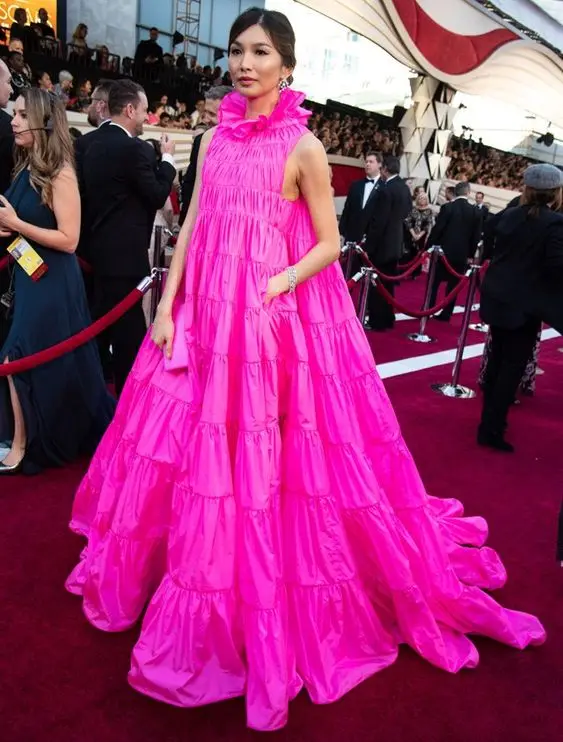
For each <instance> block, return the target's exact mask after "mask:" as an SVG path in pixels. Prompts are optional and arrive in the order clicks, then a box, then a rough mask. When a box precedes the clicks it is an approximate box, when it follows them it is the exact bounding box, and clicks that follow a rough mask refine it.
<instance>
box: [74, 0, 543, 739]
mask: <svg viewBox="0 0 563 742" xmlns="http://www.w3.org/2000/svg"><path fill="white" fill-rule="evenodd" d="M294 65H295V59H294V36H293V30H292V29H291V26H290V25H289V22H288V21H287V19H286V18H285V16H283V15H281V14H279V13H276V12H274V11H262V10H256V9H251V10H249V11H247V12H246V13H244V14H243V15H242V16H241V17H240V18H239V19H238V20H237V21H236V22H235V24H234V26H233V29H232V32H231V39H230V42H229V69H230V73H231V76H232V79H233V80H234V81H235V87H236V91H235V92H233V93H232V94H231V95H230V96H227V98H226V99H225V101H224V103H223V105H222V109H221V113H220V123H219V125H218V126H217V127H216V128H215V129H214V130H211V131H208V132H207V133H206V134H205V136H204V139H203V141H202V145H201V153H200V158H199V165H198V168H199V172H198V179H197V184H196V190H195V194H194V198H193V201H192V204H191V206H190V211H189V215H188V218H187V220H186V222H185V224H184V227H183V230H182V233H181V235H180V239H179V241H178V246H177V248H176V254H175V256H174V260H173V264H172V267H171V271H170V276H169V280H168V283H167V286H166V291H165V294H164V296H163V299H162V302H161V304H160V307H159V310H158V315H157V318H156V321H155V324H154V327H153V329H152V338H149V337H147V339H146V341H145V343H144V345H143V347H142V349H141V351H140V353H139V356H138V358H137V361H136V364H135V366H134V368H133V371H132V372H131V375H130V377H129V379H128V382H127V385H126V387H125V389H124V391H123V394H122V397H121V400H120V403H119V407H118V410H117V413H116V416H115V420H114V421H113V423H112V425H111V426H110V428H109V430H108V432H107V434H106V436H105V438H104V440H103V442H102V443H101V445H100V447H99V449H98V451H97V453H96V455H95V457H94V459H93V461H92V464H91V466H90V469H89V471H88V473H87V474H86V476H85V478H84V481H83V482H82V485H81V487H80V489H79V491H78V494H77V496H76V501H75V504H74V511H73V516H72V524H71V526H72V529H73V530H74V531H76V532H77V533H79V534H81V535H83V536H85V537H86V538H87V546H86V548H85V549H84V551H83V553H82V558H81V561H80V563H79V564H78V566H77V567H76V568H75V569H74V571H73V573H72V574H71V576H70V577H69V579H68V583H67V587H68V589H69V590H70V591H71V592H73V593H76V594H79V595H81V596H82V598H83V605H84V612H85V614H86V617H87V618H88V620H89V621H90V622H91V623H92V624H93V625H94V626H97V627H98V628H100V629H102V630H105V631H123V630H126V629H129V628H130V627H131V626H132V625H133V624H134V623H135V622H136V621H137V620H138V619H139V617H140V616H141V614H142V613H143V611H144V609H145V607H146V606H147V603H148V609H147V612H146V615H145V616H144V619H143V624H142V628H141V635H140V638H139V640H138V642H137V644H136V646H135V648H134V651H133V657H132V665H131V671H130V674H129V681H130V683H131V685H132V686H133V687H134V688H136V689H137V690H138V691H140V692H142V693H145V694H147V695H149V696H152V697H153V698H156V699H159V700H161V701H165V702H167V703H170V704H175V705H177V706H187V707H188V706H197V705H202V704H207V703H213V702H215V701H220V700H223V699H227V698H233V697H236V696H245V697H246V703H247V716H248V724H249V726H250V727H252V728H254V729H258V730H274V729H278V728H280V727H282V726H283V725H284V724H285V723H286V720H287V713H288V703H289V701H290V700H291V699H292V698H294V697H295V696H296V695H297V694H298V693H299V692H300V690H301V688H302V687H303V686H305V688H306V689H307V691H308V693H309V695H310V697H311V698H312V700H313V701H314V702H315V703H330V702H332V701H336V700H337V699H338V698H340V697H341V696H342V695H343V694H344V693H346V692H347V691H349V690H351V689H352V688H353V687H354V686H356V685H357V684H358V683H360V682H361V681H363V680H365V679H366V678H368V677H369V676H370V675H372V674H373V673H375V672H377V671H379V670H381V669H383V668H385V667H386V666H388V665H389V664H391V663H392V662H393V661H394V660H395V658H396V657H397V650H398V646H399V644H400V643H406V644H408V645H409V646H410V647H412V649H413V650H415V651H416V652H418V653H419V654H420V655H422V656H423V657H424V658H425V659H427V660H428V661H429V662H431V663H433V664H434V665H436V666H438V667H441V668H443V669H444V670H447V671H449V672H457V671H458V670H460V669H462V668H466V667H475V665H476V664H477V662H478V654H477V651H476V649H475V646H474V645H473V644H472V642H471V641H470V639H468V638H467V636H466V635H467V634H471V633H475V634H483V635H486V636H489V637H492V638H494V639H496V640H498V641H502V642H505V643H506V644H509V645H511V646H513V647H517V648H520V649H522V648H524V647H526V646H527V645H528V644H539V643H541V642H542V641H543V640H544V630H543V628H542V626H541V624H540V623H539V621H538V620H537V619H536V618H534V617H533V616H530V615H527V614H524V613H518V612H515V611H510V610H507V609H504V608H502V607H501V606H500V605H499V604H498V603H496V602H495V601H494V600H493V599H492V598H491V597H490V596H489V595H488V594H487V593H486V592H483V591H482V588H486V589H490V588H496V587H500V586H501V585H503V583H504V581H505V577H506V575H505V571H504V568H503V566H502V564H501V562H500V559H499V557H498V556H497V555H496V553H495V552H494V551H492V550H491V549H488V548H486V547H484V546H483V543H484V541H485V539H486V535H487V527H486V524H485V523H484V521H483V520H482V519H480V518H475V517H473V518H464V517H463V510H462V506H461V504H460V503H459V502H457V501H455V500H439V499H435V498H432V497H429V496H428V495H427V494H426V492H425V490H424V487H423V485H422V482H421V480H420V477H419V475H418V472H417V470H416V467H415V465H414V463H413V461H412V458H411V456H410V454H409V452H408V450H407V447H406V445H405V443H404V441H403V439H402V437H401V433H400V430H399V427H398V424H397V420H396V418H395V415H394V413H393V410H392V408H391V405H390V403H389V400H388V398H387V395H386V393H385V390H384V388H383V385H382V383H381V381H380V379H379V376H378V374H377V371H376V369H375V365H374V361H373V357H372V354H371V352H370V348H369V345H368V343H367V340H366V338H365V335H364V332H363V330H362V327H361V325H360V324H359V322H358V320H357V319H356V317H355V314H354V307H353V305H352V301H351V299H350V296H349V294H348V290H347V288H346V283H345V281H344V279H343V276H342V271H341V269H340V267H339V265H338V263H337V258H338V254H339V237H338V231H337V225H336V218H335V215H334V207H333V203H332V197H331V189H330V178H329V169H328V164H327V160H326V156H325V153H324V151H323V148H322V146H321V145H320V143H319V142H318V141H317V140H316V139H315V138H314V136H313V135H312V134H311V133H310V132H309V131H308V130H307V127H306V121H307V116H308V113H307V111H305V110H304V109H302V108H301V107H300V103H301V102H302V100H303V98H304V96H303V95H302V94H300V93H296V92H293V91H292V90H290V89H287V88H286V83H287V80H288V78H289V77H290V75H291V72H292V69H293V67H294ZM295 284H297V288H296V290H294V289H295Z"/></svg>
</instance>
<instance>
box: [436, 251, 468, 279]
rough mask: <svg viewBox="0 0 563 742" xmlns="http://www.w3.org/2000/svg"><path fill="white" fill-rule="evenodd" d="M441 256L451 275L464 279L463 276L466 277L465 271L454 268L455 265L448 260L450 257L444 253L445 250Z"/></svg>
mask: <svg viewBox="0 0 563 742" xmlns="http://www.w3.org/2000/svg"><path fill="white" fill-rule="evenodd" d="M440 258H441V259H442V262H443V264H444V268H445V269H446V270H447V271H448V273H449V274H450V275H452V276H455V277H456V278H459V279H462V278H464V277H465V274H464V273H458V272H457V271H456V270H455V268H453V267H452V265H451V263H450V262H449V260H448V259H447V258H446V256H445V255H444V253H443V252H442V253H441V254H440Z"/></svg>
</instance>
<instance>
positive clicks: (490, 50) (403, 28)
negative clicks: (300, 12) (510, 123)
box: [299, 0, 563, 126]
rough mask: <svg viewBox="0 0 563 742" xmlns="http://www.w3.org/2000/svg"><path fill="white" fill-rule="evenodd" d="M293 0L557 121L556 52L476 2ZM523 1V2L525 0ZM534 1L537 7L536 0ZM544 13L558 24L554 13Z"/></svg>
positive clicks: (447, 78)
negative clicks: (531, 38) (523, 33)
mask: <svg viewBox="0 0 563 742" xmlns="http://www.w3.org/2000/svg"><path fill="white" fill-rule="evenodd" d="M299 2H301V3H302V4H303V5H306V6H308V7H310V8H312V9H313V10H316V11H318V12H319V13H322V14H323V15H326V16H328V17H330V18H332V19H333V20H335V21H337V22H338V23H341V24H342V25H344V26H346V27H348V28H350V29H351V30H353V31H355V32H356V33H359V34H361V35H362V36H365V37H366V38H368V39H370V40H371V41H373V42H374V43H376V44H378V45H379V46H381V47H383V48H384V49H385V50H386V51H387V52H389V53H390V54H391V55H392V56H393V57H395V59H397V60H398V61H400V62H402V63H404V64H406V65H407V66H409V67H411V68H412V69H414V70H417V71H419V72H424V73H426V74H428V75H431V76H432V77H435V78H436V79H438V80H441V81H443V82H446V83H448V84H449V85H451V86H452V87H453V88H455V89H456V90H460V91H462V92H464V93H469V94H471V95H480V96H485V97H489V98H496V99H498V100H501V101H504V102H506V103H510V104H512V105H517V106H518V107H520V108H523V109H525V110H527V111H531V112H532V113H534V114H536V115H537V116H541V117H542V118H544V119H547V120H549V121H553V122H554V123H555V124H557V125H559V126H563V60H561V58H560V57H559V56H558V55H556V54H555V53H554V52H552V51H551V50H550V49H549V48H547V47H546V46H544V45H542V44H540V43H538V42H535V41H532V40H530V39H529V38H527V37H525V36H522V35H521V34H519V32H518V31H517V30H515V29H513V28H511V27H510V25H508V24H507V23H505V22H504V21H502V20H501V19H500V18H499V17H498V16H496V15H494V14H492V13H490V12H489V11H487V10H485V9H484V8H483V7H482V6H481V5H480V4H479V3H478V2H474V1H473V0H447V2H446V1H445V0H299ZM526 2H527V3H528V5H530V2H529V0H526ZM506 4H507V3H506V2H505V5H506ZM513 4H514V3H513ZM561 4H562V5H563V3H561ZM535 8H536V11H537V4H535ZM542 12H543V11H542ZM546 18H547V16H546ZM548 20H549V22H551V23H553V24H554V25H555V26H556V30H559V29H560V27H558V24H557V22H556V21H555V20H554V19H548Z"/></svg>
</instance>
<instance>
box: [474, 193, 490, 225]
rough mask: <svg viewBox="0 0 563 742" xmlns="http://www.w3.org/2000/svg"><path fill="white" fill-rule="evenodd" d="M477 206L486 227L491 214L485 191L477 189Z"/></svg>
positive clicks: (482, 222)
mask: <svg viewBox="0 0 563 742" xmlns="http://www.w3.org/2000/svg"><path fill="white" fill-rule="evenodd" d="M475 206H476V207H477V211H478V212H479V214H480V216H481V224H482V225H483V227H484V226H485V223H486V221H487V219H488V218H489V216H490V211H489V207H488V206H487V204H486V203H485V194H484V193H483V191H477V193H476V194H475Z"/></svg>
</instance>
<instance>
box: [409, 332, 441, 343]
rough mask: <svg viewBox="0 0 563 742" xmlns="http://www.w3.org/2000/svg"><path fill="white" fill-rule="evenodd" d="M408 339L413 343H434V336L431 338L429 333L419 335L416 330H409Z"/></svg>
mask: <svg viewBox="0 0 563 742" xmlns="http://www.w3.org/2000/svg"><path fill="white" fill-rule="evenodd" d="M407 337H408V339H409V340H412V341H413V343H435V342H436V338H431V337H430V335H421V334H420V333H418V332H411V333H409V334H408V335H407Z"/></svg>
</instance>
